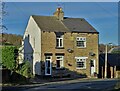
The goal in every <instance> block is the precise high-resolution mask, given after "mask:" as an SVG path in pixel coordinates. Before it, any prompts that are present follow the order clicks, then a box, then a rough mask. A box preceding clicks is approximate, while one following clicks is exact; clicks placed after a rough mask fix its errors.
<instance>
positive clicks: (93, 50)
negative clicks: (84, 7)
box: [23, 8, 99, 77]
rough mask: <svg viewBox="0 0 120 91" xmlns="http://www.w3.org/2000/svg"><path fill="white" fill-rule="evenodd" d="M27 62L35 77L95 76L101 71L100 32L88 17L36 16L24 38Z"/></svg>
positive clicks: (60, 14)
mask: <svg viewBox="0 0 120 91" xmlns="http://www.w3.org/2000/svg"><path fill="white" fill-rule="evenodd" d="M23 41H24V42H23V47H24V48H23V49H24V50H23V53H24V60H28V61H30V63H31V64H32V73H33V74H34V75H41V76H43V75H46V76H63V75H70V76H73V77H76V76H86V77H93V76H96V75H97V74H98V71H99V69H98V68H99V67H98V66H99V62H98V61H99V58H98V57H99V55H98V42H99V32H97V31H96V30H95V28H94V27H93V26H91V25H90V24H89V23H88V22H87V21H86V20H85V19H84V18H69V17H64V12H63V11H62V8H57V10H56V11H55V13H54V14H53V16H37V15H32V16H30V19H29V21H28V25H27V28H26V30H25V33H24V37H23Z"/></svg>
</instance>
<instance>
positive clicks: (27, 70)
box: [19, 61, 32, 78]
mask: <svg viewBox="0 0 120 91" xmlns="http://www.w3.org/2000/svg"><path fill="white" fill-rule="evenodd" d="M19 73H20V74H21V75H22V76H24V77H26V78H31V77H32V71H31V65H30V62H29V61H25V62H24V63H23V64H21V67H20V68H19Z"/></svg>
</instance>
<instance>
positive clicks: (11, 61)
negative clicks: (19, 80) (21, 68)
mask: <svg viewBox="0 0 120 91" xmlns="http://www.w3.org/2000/svg"><path fill="white" fill-rule="evenodd" d="M15 50H16V47H14V46H3V47H2V65H3V66H5V67H6V68H8V69H10V70H12V71H15V69H16V65H17V64H16V59H15V58H16V57H15V53H14V52H15Z"/></svg>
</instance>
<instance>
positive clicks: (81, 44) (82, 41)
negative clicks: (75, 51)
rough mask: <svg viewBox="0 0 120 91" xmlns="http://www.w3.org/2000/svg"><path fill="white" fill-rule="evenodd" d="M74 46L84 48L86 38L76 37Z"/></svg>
mask: <svg viewBox="0 0 120 91" xmlns="http://www.w3.org/2000/svg"><path fill="white" fill-rule="evenodd" d="M76 46H77V47H79V48H85V47H86V38H85V37H77V38H76Z"/></svg>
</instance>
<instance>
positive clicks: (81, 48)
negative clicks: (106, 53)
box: [77, 47, 86, 49]
mask: <svg viewBox="0 0 120 91" xmlns="http://www.w3.org/2000/svg"><path fill="white" fill-rule="evenodd" d="M77 48H80V49H82V48H83V49H85V48H86V47H77Z"/></svg>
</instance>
